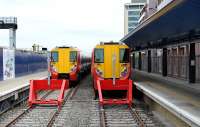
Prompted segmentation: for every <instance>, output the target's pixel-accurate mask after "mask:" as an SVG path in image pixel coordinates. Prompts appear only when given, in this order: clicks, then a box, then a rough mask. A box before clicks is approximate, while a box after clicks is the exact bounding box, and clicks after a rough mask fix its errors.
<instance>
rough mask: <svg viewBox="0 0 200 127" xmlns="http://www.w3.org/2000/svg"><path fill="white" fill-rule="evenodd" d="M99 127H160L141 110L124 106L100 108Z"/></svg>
mask: <svg viewBox="0 0 200 127" xmlns="http://www.w3.org/2000/svg"><path fill="white" fill-rule="evenodd" d="M99 112H100V113H99V114H100V126H101V127H158V126H159V127H160V126H161V124H160V123H158V122H157V121H154V119H153V117H152V116H150V115H149V114H148V113H146V112H145V111H144V109H142V108H137V107H135V106H134V107H129V106H126V105H115V106H104V107H102V106H101V107H100V110H99Z"/></svg>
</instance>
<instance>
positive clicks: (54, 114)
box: [0, 76, 157, 127]
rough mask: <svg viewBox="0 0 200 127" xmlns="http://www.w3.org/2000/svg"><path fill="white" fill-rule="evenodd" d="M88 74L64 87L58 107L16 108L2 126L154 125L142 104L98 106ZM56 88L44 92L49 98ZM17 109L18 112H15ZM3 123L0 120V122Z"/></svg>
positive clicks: (132, 126) (104, 126)
mask: <svg viewBox="0 0 200 127" xmlns="http://www.w3.org/2000/svg"><path fill="white" fill-rule="evenodd" d="M90 80H91V77H90V76H87V77H86V78H84V79H83V80H82V81H81V82H80V83H79V85H77V87H75V88H71V89H69V90H68V92H67V94H65V95H66V96H65V100H64V103H63V106H62V107H61V109H60V110H58V109H57V107H48V106H42V107H41V106H36V107H34V108H32V109H26V108H21V109H20V108H18V109H17V108H16V109H14V110H16V113H14V114H13V115H11V116H12V117H9V120H8V121H9V123H8V122H7V124H4V125H5V126H9V127H10V126H15V127H17V126H19V127H22V126H23V127H26V126H27V127H29V126H43V127H54V126H55V127H56V126H66V127H79V126H81V127H86V126H87V127H112V126H113V127H123V126H124V127H129V126H131V127H155V126H157V123H156V122H155V121H154V120H153V118H152V117H151V116H149V115H148V113H147V112H146V111H145V110H144V109H143V107H141V106H139V107H137V106H134V107H131V108H130V107H128V106H125V105H115V106H109V105H108V106H104V107H101V106H99V103H98V100H93V98H94V92H93V88H92V85H91V83H90ZM56 94H57V93H56V91H54V92H52V93H49V94H47V95H45V96H44V97H45V98H48V97H49V98H52V97H53V96H55V95H56ZM17 112H19V113H17ZM2 125H3V124H2V123H1V121H0V126H2Z"/></svg>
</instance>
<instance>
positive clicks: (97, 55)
mask: <svg viewBox="0 0 200 127" xmlns="http://www.w3.org/2000/svg"><path fill="white" fill-rule="evenodd" d="M94 62H95V63H103V62H104V50H103V49H95V50H94Z"/></svg>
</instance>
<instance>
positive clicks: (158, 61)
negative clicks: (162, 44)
mask: <svg viewBox="0 0 200 127" xmlns="http://www.w3.org/2000/svg"><path fill="white" fill-rule="evenodd" d="M151 61H152V63H151V68H152V72H153V73H158V74H161V73H162V56H155V57H151Z"/></svg>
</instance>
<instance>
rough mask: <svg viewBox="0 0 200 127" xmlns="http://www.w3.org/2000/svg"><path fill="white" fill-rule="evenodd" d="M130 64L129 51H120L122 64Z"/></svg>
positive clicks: (125, 49)
mask: <svg viewBox="0 0 200 127" xmlns="http://www.w3.org/2000/svg"><path fill="white" fill-rule="evenodd" d="M128 62H129V49H127V48H124V49H120V63H128Z"/></svg>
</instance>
